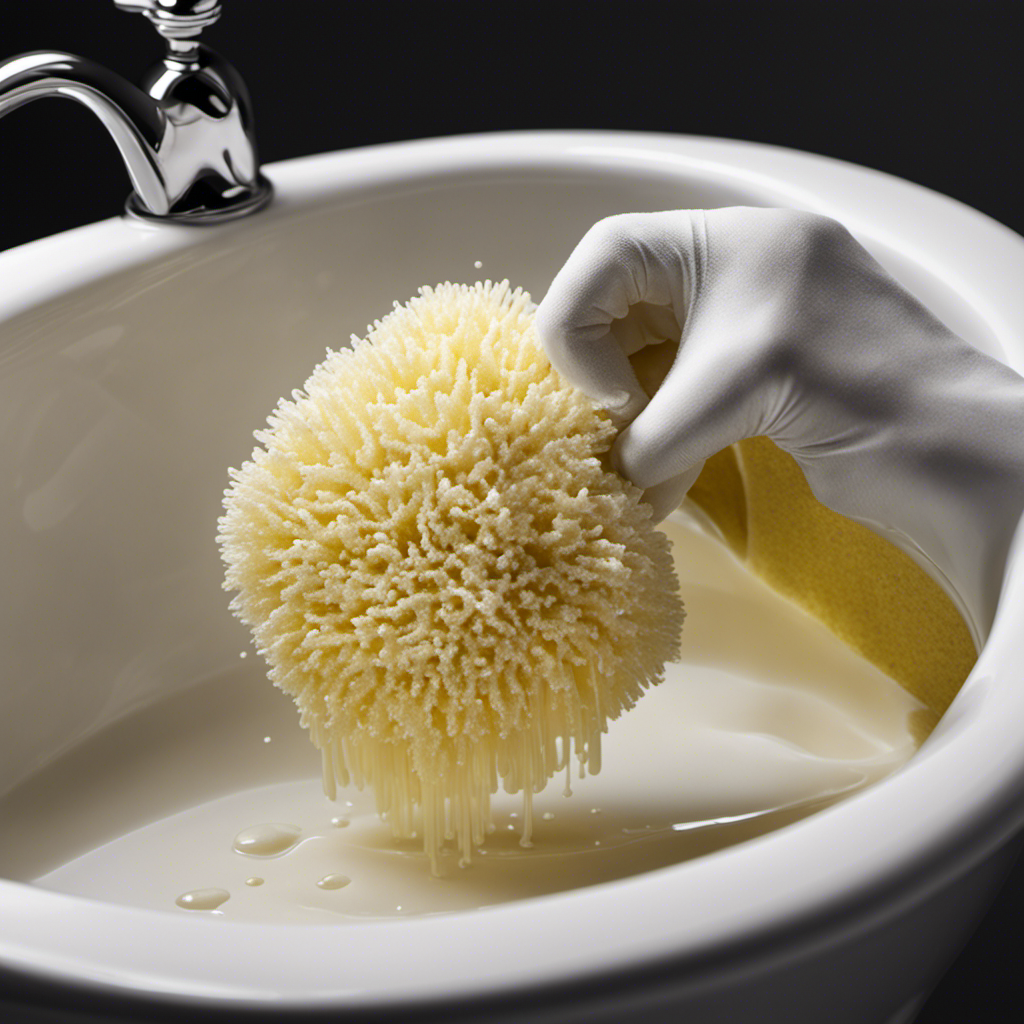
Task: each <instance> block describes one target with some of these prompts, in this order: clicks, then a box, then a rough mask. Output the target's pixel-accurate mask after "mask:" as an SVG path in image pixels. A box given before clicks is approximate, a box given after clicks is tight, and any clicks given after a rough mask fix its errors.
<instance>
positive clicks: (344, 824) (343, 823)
mask: <svg viewBox="0 0 1024 1024" xmlns="http://www.w3.org/2000/svg"><path fill="white" fill-rule="evenodd" d="M331 824H332V825H333V826H334V827H335V828H348V826H349V825H351V824H352V822H350V821H349V820H348V818H331Z"/></svg>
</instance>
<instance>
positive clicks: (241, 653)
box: [238, 651, 247, 658]
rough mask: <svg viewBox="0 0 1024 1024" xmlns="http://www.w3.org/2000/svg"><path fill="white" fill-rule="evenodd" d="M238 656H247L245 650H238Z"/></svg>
mask: <svg viewBox="0 0 1024 1024" xmlns="http://www.w3.org/2000/svg"><path fill="white" fill-rule="evenodd" d="M238 656H239V657H240V658H245V657H247V654H246V652H245V651H239V652H238Z"/></svg>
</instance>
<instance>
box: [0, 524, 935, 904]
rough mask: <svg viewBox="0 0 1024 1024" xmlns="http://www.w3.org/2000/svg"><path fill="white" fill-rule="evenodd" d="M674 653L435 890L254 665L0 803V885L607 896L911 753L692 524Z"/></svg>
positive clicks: (678, 535)
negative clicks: (596, 766)
mask: <svg viewBox="0 0 1024 1024" xmlns="http://www.w3.org/2000/svg"><path fill="white" fill-rule="evenodd" d="M665 529H666V531H667V532H668V533H669V535H670V536H671V537H672V539H673V542H674V545H675V554H676V561H677V570H678V572H679V576H680V582H681V586H682V593H683V598H684V600H685V602H686V606H687V619H686V625H685V629H684V635H683V659H682V661H681V662H680V663H679V664H676V665H672V666H669V668H668V672H667V678H666V681H665V683H664V684H663V685H662V686H659V687H657V688H655V689H654V690H652V691H650V692H649V693H648V694H647V695H646V696H645V697H644V698H643V699H642V700H641V701H640V703H639V704H638V705H637V707H636V708H635V709H634V710H633V711H630V712H629V713H628V714H626V715H624V716H623V717H622V718H620V719H619V720H618V721H615V722H613V723H611V726H610V731H609V734H608V736H607V737H606V738H605V745H604V758H603V768H602V770H601V773H600V774H599V775H597V776H593V777H588V778H586V779H582V780H581V779H579V778H576V777H575V776H574V777H573V778H572V780H571V782H572V790H573V795H572V796H571V797H566V796H564V795H563V790H564V787H565V779H564V777H558V778H556V779H553V780H552V782H551V783H550V784H549V785H548V787H547V789H545V791H544V792H543V793H541V794H539V795H538V796H537V797H535V799H534V826H533V846H532V848H530V849H524V848H523V847H522V846H520V843H519V836H520V828H521V824H522V822H521V818H520V814H521V797H520V796H510V795H507V794H504V793H501V794H498V795H497V796H496V797H495V799H494V824H495V830H494V832H493V833H492V834H491V835H490V836H489V837H488V839H487V841H486V843H485V844H484V847H483V848H482V849H481V850H480V851H478V852H477V854H475V855H474V858H473V863H472V864H471V865H470V866H469V867H467V868H460V867H459V866H458V861H457V857H456V855H455V854H454V853H453V852H447V853H446V854H445V855H444V856H443V857H442V859H441V864H440V866H441V873H442V877H440V878H435V877H431V875H430V871H429V867H428V862H427V858H426V856H425V855H424V853H423V852H422V844H421V842H420V841H419V840H418V839H411V840H406V841H396V840H394V839H393V838H392V836H391V833H390V830H389V828H388V825H387V823H384V822H381V821H380V820H379V819H378V817H377V816H376V814H375V813H374V811H373V798H372V794H368V793H359V792H356V791H354V790H345V791H340V792H339V793H338V799H337V801H336V802H333V803H332V802H331V801H328V800H327V799H326V798H325V797H324V795H323V792H322V787H321V782H320V779H319V755H318V754H317V753H316V751H315V750H314V749H313V747H312V746H311V744H310V743H309V741H308V740H307V738H306V735H305V733H304V732H303V731H302V730H301V729H300V728H299V726H298V724H297V715H296V713H295V711H294V708H293V706H292V704H291V701H290V700H289V699H288V698H286V697H285V696H283V695H282V694H280V693H278V692H277V691H276V690H274V689H273V688H272V687H271V686H270V684H269V683H267V682H266V680H265V679H264V678H263V672H262V671H261V668H260V664H259V660H258V659H257V658H255V657H253V656H250V657H247V658H246V659H244V660H242V659H240V660H239V668H238V669H237V671H235V672H232V673H230V674H227V675H224V676H220V677H218V678H216V679H213V680H211V681H208V682H206V683H203V684H202V685H200V686H196V687H194V688H192V689H191V690H189V691H188V692H187V693H184V694H178V695H177V696H175V697H172V698H170V699H168V700H165V701H163V702H161V703H159V704H157V705H154V706H153V707H150V708H148V709H146V710H144V711H142V712H139V713H136V714H134V715H132V716H131V717H130V718H127V719H124V720H123V721H121V722H119V723H116V724H115V725H113V726H111V727H110V728H108V729H106V730H104V731H103V732H102V733H100V734H98V735H96V736H94V737H93V738H91V739H90V740H88V741H87V742H85V743H83V744H82V745H81V746H80V747H78V748H77V749H76V750H74V751H72V752H71V753H70V754H68V755H66V756H65V757H63V758H61V759H60V760H59V761H57V762H56V763H54V764H52V765H50V766H49V767H48V768H46V769H45V770H43V771H42V772H40V773H38V774H37V775H35V776H34V777H33V778H31V779H29V780H28V781H27V782H25V783H23V784H22V785H20V786H19V787H18V788H17V789H15V790H14V791H13V792H12V793H10V794H8V795H7V796H6V797H4V798H3V799H2V800H0V831H2V832H3V833H4V837H5V838H4V844H3V847H2V849H0V873H3V874H4V875H6V876H7V877H10V878H15V879H19V880H22V881H31V882H34V884H36V885H39V886H41V887H44V888H47V889H53V890H56V891H59V892H66V893H73V894H77V895H81V896H88V897H92V898H95V899H100V900H106V901H109V902H112V903H120V904H129V905H133V906H143V907H150V908H161V909H166V910H167V911H168V912H171V913H178V914H191V915H195V916H197V917H210V916H219V917H223V918H225V919H235V920H250V921H267V922H297V923H301V922H308V923H323V922H325V921H338V922H342V921H344V920H346V919H348V920H357V919H366V918H373V917H392V916H398V915H401V916H404V915H415V914H433V913H441V912H445V911H453V910H467V909H472V908H477V907H482V906H488V905H493V904H497V903H503V902H506V901H509V900H514V899H521V898H524V897H531V896H540V895H544V894H546V893H552V892H558V891H561V890H565V889H572V888H577V887H579V886H584V885H592V884H595V883H600V882H607V881H611V880H613V879H616V878H621V877H623V876H626V875H631V874H635V873H637V872H640V871H647V870H651V869H655V868H660V867H665V866H667V865H670V864H675V863H678V862H680V861H684V860H686V859H688V858H692V857H696V856H700V855H703V854H707V853H711V852H713V851H714V850H718V849H721V848H722V847H725V846H729V845H731V844H733V843H736V842H741V841H743V840H746V839H750V838H753V837H755V836H758V835H761V834H763V833H765V832H768V831H771V830H772V829H775V828H778V827H781V826H783V825H786V824H789V823H791V822H793V821H796V820H799V819H800V818H802V817H805V816H806V815H807V814H809V813H812V812H813V811H815V810H818V809H821V808H822V807H825V806H827V805H828V804H829V803H831V802H834V801H835V800H836V799H839V798H841V797H842V796H844V795H847V794H849V793H852V792H854V791H855V790H857V789H860V788H861V787H863V786H865V785H868V784H870V783H872V782H875V781H877V780H879V779H881V778H883V777H884V776H886V775H887V774H889V773H890V772H892V771H893V770H895V769H896V768H898V767H899V766H900V765H901V764H903V763H904V762H905V761H906V760H907V758H908V757H910V755H911V754H912V753H913V752H914V749H915V742H914V740H913V738H912V734H911V729H910V725H909V720H910V719H911V717H912V716H913V715H914V714H915V712H918V711H919V710H920V709H921V705H920V704H919V703H918V702H917V701H916V700H915V699H914V698H913V697H911V696H910V695H909V694H907V693H906V692H905V691H904V690H903V689H902V688H900V687H899V686H898V685H897V684H896V683H894V682H893V681H891V680H890V679H888V678H887V677H886V676H884V675H883V674H882V673H880V672H879V671H878V670H876V669H875V668H873V667H872V666H871V665H869V664H868V663H867V662H865V661H864V660H863V659H861V658H860V657H858V656H857V655H855V654H854V653H853V652H852V651H850V650H849V649H848V648H847V647H845V646H844V645H843V644H842V643H840V642H839V641H838V640H836V639H835V638H834V637H833V636H832V635H831V634H830V633H828V631H827V630H825V628H824V627H823V626H821V625H820V624H819V623H817V622H816V621H815V620H813V619H811V618H810V617H808V616H807V615H806V614H805V613H804V612H802V611H801V610H800V609H798V608H796V607H795V606H794V605H792V604H790V603H789V602H787V601H785V600H784V599H782V598H780V597H779V596H778V595H777V594H775V593H774V592H773V591H771V590H769V589H768V588H767V587H766V586H764V585H763V584H762V583H760V582H759V581H758V580H757V579H755V578H754V577H752V576H751V575H750V574H749V573H748V572H747V571H746V570H745V569H743V567H742V566H741V565H740V564H739V563H738V562H737V561H736V560H735V559H734V558H733V557H732V555H731V554H730V553H729V552H728V550H727V549H726V548H725V547H724V546H723V545H722V544H720V543H719V542H718V541H717V540H714V539H713V538H712V537H711V536H710V535H709V534H707V533H705V532H703V530H702V529H701V527H700V526H699V525H698V524H697V523H696V521H694V520H688V519H686V518H684V517H683V516H679V517H678V518H677V519H676V521H674V522H671V523H669V524H666V526H665Z"/></svg>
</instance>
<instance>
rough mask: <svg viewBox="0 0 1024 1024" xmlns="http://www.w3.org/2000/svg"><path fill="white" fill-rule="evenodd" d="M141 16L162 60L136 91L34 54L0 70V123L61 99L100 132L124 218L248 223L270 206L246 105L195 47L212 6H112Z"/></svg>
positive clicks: (131, 0)
mask: <svg viewBox="0 0 1024 1024" xmlns="http://www.w3.org/2000/svg"><path fill="white" fill-rule="evenodd" d="M114 3H115V4H116V5H117V6H118V7H119V8H121V9H122V10H124V11H138V12H140V13H142V14H144V15H145V16H146V17H147V18H148V19H149V20H150V21H151V22H152V23H153V25H154V26H155V27H156V30H157V31H158V32H159V33H160V35H161V36H163V38H164V40H165V41H166V43H167V51H166V54H165V56H164V58H163V60H162V61H160V63H158V64H157V65H156V66H155V67H154V68H152V69H151V70H150V71H149V72H148V74H147V75H146V76H145V78H144V79H143V82H142V88H137V87H136V86H134V85H132V84H131V83H130V82H128V81H127V80H126V79H124V78H122V77H121V76H120V75H117V74H115V73H114V72H112V71H108V70H107V69H106V68H105V67H103V66H102V65H100V64H97V63H96V62H95V61H91V60H86V59H85V58H84V57H76V56H75V55H74V54H70V53H57V52H47V51H37V52H34V53H25V54H21V55H20V56H17V57H11V58H10V59H8V60H6V61H3V62H2V63H0V117H3V115H4V114H6V113H7V112H8V111H10V110H14V109H15V108H16V107H20V106H21V105H22V104H24V103H29V102H31V101H32V100H35V99H41V98H43V97H47V96H65V97H67V98H68V99H73V100H77V101H78V102H79V103H82V104H83V105H84V106H86V107H88V108H89V109H90V110H91V111H92V112H93V113H94V114H95V115H96V116H97V117H98V118H99V119H100V121H101V122H102V123H103V125H104V126H105V127H106V129H107V131H108V132H110V134H111V136H112V137H113V139H114V142H115V143H116V145H117V148H118V150H119V151H120V153H121V156H122V158H123V159H124V162H125V166H126V167H127V168H128V175H129V177H130V178H131V180H132V184H133V185H134V186H135V191H134V192H133V193H132V194H131V195H130V196H129V197H128V201H127V203H126V204H125V205H126V209H127V211H128V212H129V213H131V214H134V215H136V216H139V217H146V218H149V219H151V220H158V221H174V222H177V223H184V224H210V223H218V222H221V221H224V220H230V219H232V218H235V217H241V216H244V215H245V214H248V213H252V212H254V211H255V210H258V209H260V208H261V207H263V206H265V205H266V204H267V203H268V202H269V201H270V198H271V195H272V194H273V193H272V188H271V185H270V182H269V181H267V179H266V178H264V177H263V175H262V174H260V172H259V161H258V160H257V158H256V146H255V142H254V137H253V128H252V112H251V109H250V106H249V95H248V93H247V91H246V88H245V84H244V83H243V82H242V79H241V77H240V76H239V74H238V72H237V71H235V69H234V68H233V67H232V66H231V65H230V64H228V62H227V61H225V60H224V59H223V58H221V57H219V56H218V55H217V54H216V53H214V52H213V51H212V50H209V49H207V48H206V47H205V46H203V45H201V44H200V42H199V38H198V37H199V34H200V32H202V30H203V29H204V28H205V27H206V26H207V25H211V24H213V22H215V21H216V20H217V19H218V18H219V17H220V11H221V2H220V0H114Z"/></svg>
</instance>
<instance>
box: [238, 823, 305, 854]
mask: <svg viewBox="0 0 1024 1024" xmlns="http://www.w3.org/2000/svg"><path fill="white" fill-rule="evenodd" d="M301 833H302V829H300V828H299V826H298V825H281V824H279V823H276V822H275V823H273V824H269V825H253V827H252V828H247V829H244V830H243V831H241V832H239V833H238V835H237V836H235V841H234V843H233V844H232V845H233V846H234V848H235V851H236V852H237V853H244V854H248V855H249V856H250V857H276V856H277V855H278V854H281V853H286V852H287V851H288V850H290V849H291V848H292V847H293V846H294V845H295V844H296V843H297V842H298V841H299V835H300V834H301Z"/></svg>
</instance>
